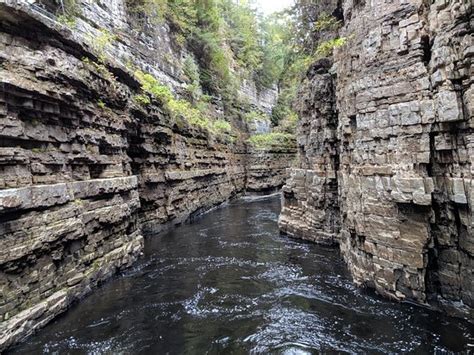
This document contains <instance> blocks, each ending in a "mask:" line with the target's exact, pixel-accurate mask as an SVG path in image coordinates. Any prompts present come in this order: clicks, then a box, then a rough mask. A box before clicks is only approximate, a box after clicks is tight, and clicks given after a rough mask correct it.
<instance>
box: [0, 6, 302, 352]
mask: <svg viewBox="0 0 474 355" xmlns="http://www.w3.org/2000/svg"><path fill="white" fill-rule="evenodd" d="M81 6H82V11H83V15H84V16H82V17H81V18H80V19H78V20H77V23H76V24H75V26H76V27H75V31H71V30H70V29H68V28H67V27H66V26H64V25H63V24H60V23H59V22H57V19H56V18H55V17H54V15H52V14H51V12H48V7H47V6H46V7H45V8H37V7H31V6H27V5H26V3H23V2H17V1H6V2H4V3H2V4H0V23H1V25H0V80H1V86H0V141H1V148H0V288H1V289H2V294H1V297H0V320H1V323H0V351H1V350H2V349H4V348H6V347H8V346H9V345H11V344H12V343H14V342H17V341H19V340H20V339H22V338H23V337H24V336H26V335H28V334H30V333H32V332H33V331H34V330H35V329H37V328H39V327H42V326H44V325H45V324H46V323H47V322H48V321H50V320H51V319H52V318H53V317H54V316H56V315H57V314H59V313H60V312H62V311H64V310H65V309H67V307H68V306H69V305H70V304H71V302H73V301H74V300H76V299H79V298H81V297H82V296H84V295H85V294H87V293H88V292H90V291H91V289H92V288H93V287H94V286H96V285H97V284H99V283H100V282H103V281H104V280H106V279H108V278H109V277H111V276H112V275H113V274H114V273H116V272H117V271H118V270H120V269H122V268H124V267H128V266H130V265H131V264H132V263H133V262H134V261H135V260H136V259H137V258H138V257H139V256H140V254H141V252H142V250H143V236H146V235H152V234H155V233H158V232H160V231H162V230H163V229H165V228H167V227H168V226H172V225H176V224H179V223H182V222H183V221H184V220H185V219H187V218H189V217H190V216H193V215H197V214H199V213H201V212H203V211H205V210H207V209H209V208H211V207H213V206H215V205H218V204H220V203H222V202H224V201H226V200H228V199H229V198H231V197H233V196H235V195H237V194H239V193H242V192H244V191H245V190H246V189H249V190H252V191H262V190H271V189H273V188H277V187H278V186H281V185H283V181H284V174H285V168H286V167H287V166H288V164H289V162H290V161H291V160H292V159H291V158H292V157H293V156H294V152H291V151H281V152H280V151H276V152H268V154H267V153H266V152H263V153H262V154H260V153H261V152H259V155H258V157H257V158H255V159H256V160H252V159H254V158H252V152H251V151H250V150H249V147H248V146H247V144H246V135H247V136H248V131H247V128H246V127H245V125H244V124H243V123H242V121H241V120H240V121H238V120H237V118H234V117H228V118H227V119H228V120H229V121H231V122H232V123H233V124H234V126H235V127H237V129H238V130H239V132H240V131H241V132H240V133H241V135H242V136H243V138H241V139H238V140H236V141H229V140H228V139H226V138H225V137H220V136H213V135H212V134H210V133H209V132H208V131H206V130H205V129H202V128H199V127H196V126H191V125H189V124H186V122H177V121H176V120H175V121H173V120H172V119H171V118H170V117H169V115H168V114H167V113H166V112H165V111H164V110H163V109H162V108H161V107H160V104H159V103H157V102H152V103H151V104H150V105H149V106H147V107H143V106H140V105H138V104H137V103H136V101H135V100H134V95H135V94H136V93H137V89H138V88H139V87H140V83H138V82H137V81H136V79H135V78H134V75H133V69H134V68H141V69H142V70H144V71H147V72H150V73H152V74H153V75H154V76H155V77H157V78H158V79H159V80H160V81H161V82H163V83H166V84H168V85H169V86H170V87H171V88H172V89H173V90H174V91H175V92H177V93H179V90H181V89H182V86H183V83H184V82H183V78H182V65H181V61H182V59H183V58H184V57H186V55H187V54H186V53H183V52H182V51H180V50H179V49H176V48H175V47H174V45H173V43H172V40H171V38H170V36H169V29H168V28H166V26H154V27H153V28H141V29H140V30H137V29H136V27H135V25H133V24H132V22H131V20H130V19H129V17H128V14H127V11H126V8H125V6H124V2H123V1H119V0H116V1H111V2H105V1H99V2H95V1H94V2H89V1H84V3H81ZM97 28H105V29H108V30H109V31H110V33H111V34H115V35H117V36H119V37H118V38H119V39H120V40H117V41H115V42H114V46H108V47H107V48H105V49H104V50H105V51H106V52H107V53H106V55H107V57H108V61H107V64H106V65H103V66H100V65H95V64H93V63H94V61H95V60H96V59H97V58H96V55H97V51H96V50H95V49H94V48H93V45H92V44H91V43H93V40H92V41H91V38H92V39H94V38H96V37H97V36H100V35H101V32H100V31H98V30H97ZM130 61H132V62H131V63H130ZM130 68H132V69H130ZM269 95H270V94H269ZM269 100H270V99H269ZM255 102H258V98H255ZM269 102H270V103H269ZM269 104H271V100H270V101H268V102H266V103H265V105H269ZM260 109H261V110H264V107H261V108H260ZM215 110H216V114H222V112H221V111H222V110H221V108H220V107H219V103H217V104H216V108H215ZM250 161H252V162H253V163H249V162H250ZM248 164H252V168H251V169H249V168H248ZM262 164H266V165H268V166H269V168H268V169H261V165H262ZM249 171H252V177H251V178H249V179H248V178H247V176H248V174H249ZM247 181H249V184H247Z"/></svg>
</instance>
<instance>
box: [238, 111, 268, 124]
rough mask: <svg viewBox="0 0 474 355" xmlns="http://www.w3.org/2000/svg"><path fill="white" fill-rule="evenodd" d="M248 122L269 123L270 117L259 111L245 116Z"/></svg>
mask: <svg viewBox="0 0 474 355" xmlns="http://www.w3.org/2000/svg"><path fill="white" fill-rule="evenodd" d="M244 118H245V120H246V121H247V122H252V121H268V116H267V115H265V114H263V113H262V112H258V111H250V112H247V113H246V114H245V116H244Z"/></svg>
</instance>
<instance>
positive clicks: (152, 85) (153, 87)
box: [134, 70, 232, 134]
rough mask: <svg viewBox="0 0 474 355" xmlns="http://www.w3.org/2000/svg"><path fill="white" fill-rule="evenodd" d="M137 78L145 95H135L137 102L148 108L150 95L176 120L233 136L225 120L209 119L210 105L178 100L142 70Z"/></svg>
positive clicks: (137, 73)
mask: <svg viewBox="0 0 474 355" xmlns="http://www.w3.org/2000/svg"><path fill="white" fill-rule="evenodd" d="M135 77H136V78H137V80H138V81H139V82H140V84H141V89H142V90H143V92H144V93H143V94H138V95H135V97H134V99H135V101H136V102H137V103H138V104H140V105H142V106H147V105H149V104H150V103H151V100H150V97H149V96H147V95H146V94H148V95H150V96H151V97H153V98H154V99H156V100H158V101H159V102H160V103H161V104H162V105H163V107H164V108H165V109H166V110H167V111H168V113H169V114H170V115H171V116H172V117H173V118H175V119H184V120H185V121H186V122H187V123H188V124H190V125H192V126H198V127H201V128H204V129H206V130H208V131H209V132H210V133H213V134H231V132H232V126H231V125H230V123H229V122H227V121H225V120H223V119H217V120H212V119H210V118H209V117H210V116H211V115H210V113H209V103H208V102H206V101H204V100H202V99H201V100H199V101H197V102H196V103H195V104H194V105H193V103H192V102H190V101H188V100H185V99H176V98H175V97H174V95H173V93H172V92H171V91H170V89H169V88H168V87H167V86H165V85H162V84H161V83H160V82H159V81H158V80H157V79H156V78H155V77H153V76H152V75H151V74H148V73H144V72H142V71H140V70H136V71H135Z"/></svg>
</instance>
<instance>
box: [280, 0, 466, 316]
mask: <svg viewBox="0 0 474 355" xmlns="http://www.w3.org/2000/svg"><path fill="white" fill-rule="evenodd" d="M342 8H343V14H344V26H343V28H342V29H341V31H340V35H341V36H344V37H346V38H348V42H347V44H346V45H345V46H344V47H342V48H338V49H337V50H336V53H335V55H334V60H335V64H334V66H333V67H332V69H331V70H330V71H331V73H332V75H329V74H325V73H318V72H317V71H316V72H314V73H311V72H310V73H309V76H310V78H309V80H308V81H307V84H306V85H308V86H309V90H311V92H312V93H311V95H309V96H308V97H304V98H303V100H302V102H301V106H302V107H303V120H302V122H301V125H300V128H299V129H300V132H301V137H304V136H306V137H309V139H305V140H301V141H300V147H301V149H300V152H299V153H300V154H299V164H300V167H301V168H302V170H296V169H293V170H290V175H291V178H290V179H289V181H288V183H287V185H286V186H285V188H284V191H285V194H284V197H285V198H284V208H283V212H282V217H281V221H280V224H281V226H282V229H283V230H284V231H289V232H290V233H291V234H292V235H296V236H301V237H303V238H305V239H312V240H315V241H319V242H324V243H325V242H327V241H328V240H338V241H339V243H340V248H341V251H342V254H343V257H344V259H345V260H346V262H347V264H348V268H349V270H350V271H351V273H352V275H353V278H354V281H355V282H356V283H357V284H359V285H365V286H369V287H373V288H375V289H376V290H377V291H378V292H379V293H381V294H383V295H385V296H387V297H390V298H394V299H398V300H414V301H416V302H419V303H424V304H426V303H429V304H432V305H435V306H441V307H443V308H446V309H450V310H452V311H454V312H455V313H457V314H461V315H465V316H467V317H471V318H472V316H473V306H474V299H473V294H474V275H473V272H474V271H473V270H474V259H473V257H474V253H473V247H472V246H473V243H474V235H473V234H474V232H473V226H474V215H473V202H474V201H473V193H474V192H473V186H474V185H473V179H472V174H473V167H472V166H473V165H472V164H473V159H474V145H473V140H474V133H473V128H474V110H473V108H474V88H473V85H472V82H473V77H474V76H473V72H472V63H471V61H472V57H473V48H474V47H473V39H472V23H473V14H472V4H471V2H470V1H462V0H457V1H444V0H438V1H433V2H426V1H418V0H410V1H393V2H381V1H376V2H368V1H355V0H354V1H344V2H343V5H342ZM331 80H332V85H333V86H334V89H333V91H334V95H333V100H334V102H335V105H334V108H333V110H332V111H331V110H328V109H327V106H328V105H329V103H328V101H330V100H328V99H327V98H325V95H323V94H322V93H327V94H328V95H329V94H330V90H329V89H327V87H328V85H329V83H330V82H331ZM334 115H336V118H334ZM333 122H336V125H334V123H333ZM308 142H309V148H308ZM323 147H324V149H323ZM303 151H304V152H303ZM308 152H310V153H308ZM313 152H314V153H313ZM312 155H313V156H312ZM315 176H316V178H315ZM328 177H329V178H331V179H332V180H331V184H330V186H331V187H332V188H331V187H329V186H328ZM336 191H337V192H336ZM328 198H329V199H330V201H327V199H328ZM328 235H330V237H329V238H328Z"/></svg>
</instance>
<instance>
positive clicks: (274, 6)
mask: <svg viewBox="0 0 474 355" xmlns="http://www.w3.org/2000/svg"><path fill="white" fill-rule="evenodd" d="M255 3H256V4H257V5H258V7H259V8H260V9H261V10H262V11H263V13H264V14H266V15H268V14H271V13H272V12H275V11H280V10H283V9H284V8H285V7H288V6H291V5H292V4H293V0H256V1H255Z"/></svg>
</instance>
